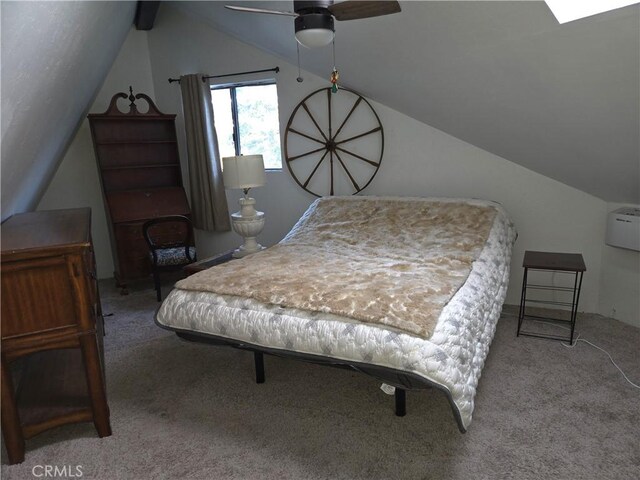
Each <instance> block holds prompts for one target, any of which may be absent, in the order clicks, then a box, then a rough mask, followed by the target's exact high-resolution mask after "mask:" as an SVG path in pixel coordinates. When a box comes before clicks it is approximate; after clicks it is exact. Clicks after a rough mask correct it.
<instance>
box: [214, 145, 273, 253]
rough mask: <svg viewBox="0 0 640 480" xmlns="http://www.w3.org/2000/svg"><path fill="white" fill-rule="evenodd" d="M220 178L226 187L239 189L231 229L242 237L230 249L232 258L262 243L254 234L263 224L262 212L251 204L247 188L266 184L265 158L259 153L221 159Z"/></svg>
mask: <svg viewBox="0 0 640 480" xmlns="http://www.w3.org/2000/svg"><path fill="white" fill-rule="evenodd" d="M222 180H223V182H224V187H225V188H226V189H232V190H234V189H242V190H243V191H244V197H243V198H241V199H240V200H239V201H238V203H240V211H239V212H236V213H232V214H231V224H232V226H233V231H234V232H236V233H237V234H238V235H240V236H241V237H243V238H244V244H243V245H241V246H240V247H239V248H237V249H236V250H235V251H234V252H233V257H234V258H242V257H244V256H246V255H250V254H252V253H256V252H259V251H260V250H263V249H264V247H263V246H262V245H260V244H259V243H258V242H257V240H256V237H257V236H258V235H259V234H260V232H261V231H262V229H263V227H264V212H258V211H256V209H255V208H254V205H255V204H256V201H255V199H253V198H251V197H249V196H248V194H249V190H250V189H252V188H254V187H261V186H263V185H264V184H265V174H264V160H263V159H262V155H241V156H239V157H224V158H223V159H222Z"/></svg>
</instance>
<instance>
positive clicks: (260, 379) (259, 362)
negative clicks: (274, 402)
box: [253, 352, 264, 383]
mask: <svg viewBox="0 0 640 480" xmlns="http://www.w3.org/2000/svg"><path fill="white" fill-rule="evenodd" d="M253 360H254V362H255V366H256V383H264V355H263V354H262V352H253Z"/></svg>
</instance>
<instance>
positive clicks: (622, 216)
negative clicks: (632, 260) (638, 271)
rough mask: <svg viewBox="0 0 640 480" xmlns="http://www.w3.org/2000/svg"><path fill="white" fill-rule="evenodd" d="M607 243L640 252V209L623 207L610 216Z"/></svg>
mask: <svg viewBox="0 0 640 480" xmlns="http://www.w3.org/2000/svg"><path fill="white" fill-rule="evenodd" d="M606 243H607V245H611V246H612V247H620V248H628V249H630V250H638V251H640V208H634V207H623V208H619V209H617V210H614V211H613V212H611V213H610V214H609V216H608V217H607V238H606Z"/></svg>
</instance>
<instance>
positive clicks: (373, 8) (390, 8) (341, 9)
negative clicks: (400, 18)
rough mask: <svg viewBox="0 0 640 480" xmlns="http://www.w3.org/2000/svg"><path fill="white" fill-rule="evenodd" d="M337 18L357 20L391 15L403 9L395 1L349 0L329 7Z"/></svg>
mask: <svg viewBox="0 0 640 480" xmlns="http://www.w3.org/2000/svg"><path fill="white" fill-rule="evenodd" d="M328 9H329V11H330V12H331V14H332V15H333V16H334V17H335V18H336V20H357V19H359V18H369V17H379V16H381V15H391V14H392V13H398V12H399V11H401V8H400V4H399V3H398V2H395V1H391V2H388V1H376V0H374V1H360V0H347V1H346V2H340V3H335V4H333V5H331V6H330V7H328Z"/></svg>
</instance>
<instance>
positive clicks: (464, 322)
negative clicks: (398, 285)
mask: <svg viewBox="0 0 640 480" xmlns="http://www.w3.org/2000/svg"><path fill="white" fill-rule="evenodd" d="M357 198H363V197H357ZM364 198H366V197H364ZM376 199H380V197H376ZM389 200H398V198H389ZM402 201H412V202H462V203H467V204H471V205H479V206H488V207H491V208H493V209H495V211H496V215H495V216H494V217H493V224H492V226H491V229H490V230H489V234H488V237H487V241H486V243H485V245H484V247H483V248H482V250H481V251H480V253H479V255H478V257H477V259H476V260H475V261H474V262H473V265H472V267H471V270H470V272H469V275H468V277H467V278H466V281H464V283H463V284H462V286H461V287H460V288H459V289H458V291H457V292H456V293H455V294H454V295H453V296H452V297H451V299H450V300H449V301H448V303H447V304H446V305H445V306H444V308H443V309H442V311H441V313H440V315H439V317H438V320H437V323H436V325H435V327H434V328H433V331H432V333H431V335H430V337H429V338H422V337H420V336H418V335H414V334H410V333H407V332H405V331H402V330H399V329H397V328H394V327H391V326H387V325H377V324H371V323H368V322H364V321H360V320H356V319H354V318H350V317H346V316H340V315H335V314H331V313H323V312H318V311H308V310H304V309H296V308H287V307H283V306H281V305H278V304H269V303H262V302H260V301H257V300H254V299H251V298H245V297H240V296H233V295H221V294H216V293H212V292H207V291H201V292H199V291H189V290H184V289H180V288H175V289H174V290H173V291H172V292H171V293H170V294H169V295H168V296H167V298H166V299H165V301H164V302H163V304H162V305H161V307H160V309H159V310H158V313H157V316H156V321H157V323H158V324H159V325H160V326H163V327H166V328H169V329H173V330H177V331H188V332H195V333H199V334H204V335H211V336H214V337H217V338H223V339H229V340H233V341H237V342H243V343H247V344H250V345H254V346H257V347H264V348H266V349H270V350H277V351H282V352H294V353H299V354H307V355H313V356H320V357H325V358H333V359H339V360H342V361H346V362H354V363H355V364H360V365H361V364H366V365H373V366H378V367H385V368H389V369H393V370H395V371H400V372H406V373H408V374H411V375H412V376H414V377H418V378H420V379H423V380H424V383H425V385H435V386H437V387H438V388H440V389H441V390H443V391H444V392H445V393H446V394H447V396H448V398H449V400H450V402H451V404H452V407H453V409H454V413H455V416H456V419H457V420H458V422H459V425H460V428H461V430H463V431H464V430H466V429H467V428H468V426H469V425H470V423H471V420H472V415H473V408H474V398H475V393H476V387H477V385H478V381H479V379H480V375H481V371H482V367H483V366H484V361H485V359H486V357H487V354H488V351H489V346H490V344H491V341H492V339H493V335H494V332H495V328H496V324H497V321H498V318H499V316H500V312H501V309H502V304H503V302H504V299H505V296H506V291H507V286H508V283H509V266H510V261H511V251H512V246H513V243H514V241H515V238H516V232H515V228H514V225H513V223H512V221H511V220H510V218H509V216H508V215H507V213H506V212H505V210H504V209H503V208H502V207H501V206H500V205H499V204H497V203H494V202H490V201H484V200H472V199H449V198H410V199H407V198H403V199H402ZM310 208H313V205H312V207H310ZM303 218H304V216H303ZM294 229H295V227H294ZM214 268H215V267H214Z"/></svg>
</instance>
